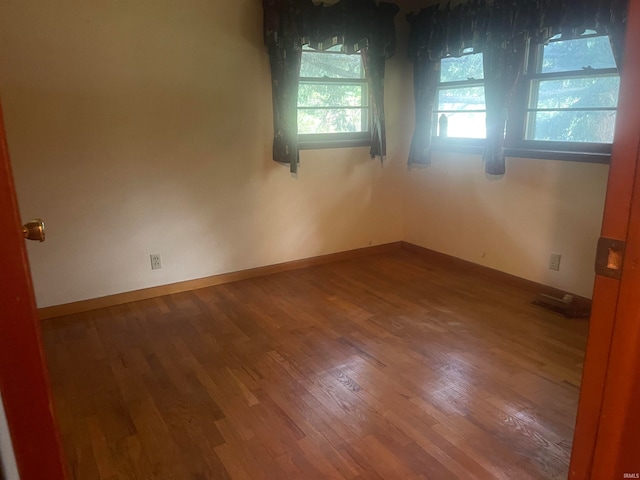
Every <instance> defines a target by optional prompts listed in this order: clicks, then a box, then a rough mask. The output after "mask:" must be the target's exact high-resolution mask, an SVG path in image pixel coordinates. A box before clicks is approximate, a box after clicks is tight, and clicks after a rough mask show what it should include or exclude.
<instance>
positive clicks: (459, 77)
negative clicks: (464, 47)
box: [433, 53, 487, 139]
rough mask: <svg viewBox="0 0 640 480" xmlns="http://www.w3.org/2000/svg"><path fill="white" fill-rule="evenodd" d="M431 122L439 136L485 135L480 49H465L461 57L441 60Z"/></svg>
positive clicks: (471, 136)
mask: <svg viewBox="0 0 640 480" xmlns="http://www.w3.org/2000/svg"><path fill="white" fill-rule="evenodd" d="M443 116H444V118H443ZM444 119H446V132H445V131H444V125H443V120H444ZM433 125H434V128H433V133H434V135H437V136H438V137H439V138H444V137H449V138H476V139H477V138H486V136H487V134H486V106H485V98H484V67H483V61H482V54H481V53H465V54H464V55H462V56H461V57H447V58H443V59H442V60H441V62H440V83H439V85H438V103H437V105H436V109H435V110H434V117H433Z"/></svg>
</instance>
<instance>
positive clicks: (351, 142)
mask: <svg viewBox="0 0 640 480" xmlns="http://www.w3.org/2000/svg"><path fill="white" fill-rule="evenodd" d="M370 146H371V136H370V135H369V134H368V133H367V134H366V136H358V137H352V138H335V137H334V138H329V139H321V138H301V136H299V137H298V150H316V149H322V148H350V147H370Z"/></svg>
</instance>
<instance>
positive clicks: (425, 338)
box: [43, 250, 588, 480]
mask: <svg viewBox="0 0 640 480" xmlns="http://www.w3.org/2000/svg"><path fill="white" fill-rule="evenodd" d="M532 299H533V295H532V294H531V293H530V292H525V291H522V290H519V289H517V288H515V287H512V286H508V285H504V284H500V283H498V282H496V281H495V280H488V279H485V278H477V277H473V276H470V275H468V274H466V273H464V272H461V271H449V270H447V269H445V268H443V267H441V266H435V265H433V264H430V263H429V262H428V261H427V260H426V259H425V258H423V257H422V256H420V255H418V254H416V253H412V252H408V251H406V250H399V251H396V252H391V253H386V254H381V255H376V256H371V257H366V258H359V259H354V260H349V261H345V262H339V263H333V264H327V265H322V266H318V267H312V268H307V269H303V270H296V271H290V272H285V273H280V274H276V275H272V276H269V277H262V278H256V279H252V280H245V281H242V282H238V283H234V284H228V285H221V286H216V287H210V288H205V289H201V290H196V291H193V292H188V293H180V294H175V295H170V296H166V297H160V298H157V299H152V300H145V301H140V302H135V303H130V304H126V305H122V306H119V307H112V308H108V309H103V310H96V311H92V312H88V313H84V314H78V315H73V316H68V317H62V318H57V319H53V320H48V321H46V322H44V324H43V340H44V344H45V349H46V352H47V359H48V364H49V369H50V372H51V379H52V383H53V390H54V394H55V403H56V411H57V415H58V419H59V423H60V429H61V432H62V435H63V442H64V445H65V450H66V455H67V457H68V460H69V464H70V469H71V470H72V471H73V475H74V478H75V479H82V480H123V479H177V480H178V479H179V480H187V479H188V480H200V479H228V478H233V479H252V480H253V479H305V480H306V479H396V478H397V479H414V478H427V479H437V480H439V479H444V480H448V479H454V478H464V479H474V478H477V479H501V478H504V479H518V480H524V479H529V478H533V479H556V478H557V479H560V478H566V477H567V470H568V463H569V455H570V451H571V439H572V432H573V426H574V421H575V411H576V405H577V400H578V385H579V382H580V376H581V369H582V363H581V362H582V359H583V353H584V347H585V344H586V335H587V330H588V323H587V321H586V320H584V319H582V320H570V319H566V318H564V317H562V316H559V315H557V314H554V313H551V312H547V311H545V310H543V309H541V308H539V307H535V306H533V305H531V304H530V302H531V300H532Z"/></svg>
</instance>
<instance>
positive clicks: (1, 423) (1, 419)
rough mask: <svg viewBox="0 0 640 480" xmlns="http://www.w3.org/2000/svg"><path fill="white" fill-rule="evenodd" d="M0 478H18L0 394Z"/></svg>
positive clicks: (7, 479)
mask: <svg viewBox="0 0 640 480" xmlns="http://www.w3.org/2000/svg"><path fill="white" fill-rule="evenodd" d="M0 478H4V479H5V480H20V475H19V474H18V466H17V465H16V457H15V455H14V453H13V445H12V444H11V433H10V432H9V425H8V424H7V417H6V415H5V412H4V403H3V402H2V395H0Z"/></svg>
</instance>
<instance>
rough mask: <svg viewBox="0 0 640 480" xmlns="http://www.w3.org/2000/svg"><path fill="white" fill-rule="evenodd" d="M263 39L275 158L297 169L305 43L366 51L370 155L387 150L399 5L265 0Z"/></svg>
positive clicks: (364, 1) (356, 0) (354, 0)
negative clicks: (388, 69) (389, 71)
mask: <svg viewBox="0 0 640 480" xmlns="http://www.w3.org/2000/svg"><path fill="white" fill-rule="evenodd" d="M262 5H263V9H264V41H265V44H266V46H267V49H268V51H269V59H270V65H271V79H272V82H271V83H272V92H273V117H274V118H273V124H274V140H273V159H274V160H275V161H276V162H281V163H288V164H290V166H291V171H292V172H294V173H295V172H296V171H297V168H298V159H299V155H298V128H297V98H298V85H299V76H300V58H301V52H302V46H303V45H309V46H310V47H311V48H314V49H318V50H326V49H328V48H331V47H333V46H334V45H338V44H341V45H342V51H343V52H344V53H347V54H351V53H356V52H361V53H362V57H363V64H364V68H365V73H366V77H367V82H368V85H369V105H370V106H371V116H372V126H371V156H372V157H373V156H381V157H382V156H384V155H386V140H385V121H384V71H385V60H386V59H387V58H389V57H391V56H392V55H393V54H394V53H395V48H396V36H395V25H394V17H395V15H396V14H397V13H398V10H399V9H398V6H397V5H395V4H393V3H388V2H381V3H376V2H375V1H374V0H342V1H340V2H338V3H336V4H334V5H331V6H324V5H323V4H314V3H313V2H312V1H311V0H263V2H262Z"/></svg>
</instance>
